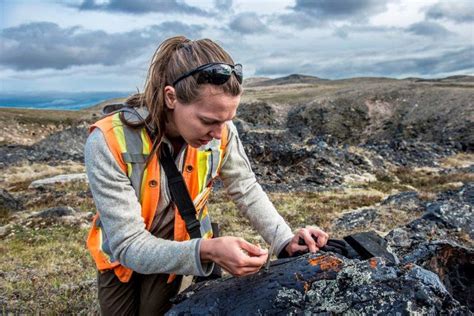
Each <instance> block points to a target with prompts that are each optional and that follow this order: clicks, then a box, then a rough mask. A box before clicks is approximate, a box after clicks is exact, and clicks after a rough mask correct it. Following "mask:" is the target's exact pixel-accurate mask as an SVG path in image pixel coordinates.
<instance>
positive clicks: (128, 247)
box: [85, 129, 212, 276]
mask: <svg viewBox="0 0 474 316" xmlns="http://www.w3.org/2000/svg"><path fill="white" fill-rule="evenodd" d="M85 164H86V170H87V176H88V178H89V185H90V188H91V191H92V195H93V197H94V202H95V204H96V207H97V210H98V212H99V215H100V220H101V222H102V224H103V229H104V231H105V234H106V236H107V238H108V239H109V243H110V249H111V251H112V253H113V256H114V257H115V258H117V259H118V261H119V262H120V263H121V264H122V265H124V266H126V267H129V268H131V269H132V270H134V271H136V272H139V273H143V274H152V273H177V274H191V275H200V276H201V275H209V274H210V272H211V271H212V265H210V264H204V265H201V259H200V252H201V251H200V246H201V241H202V240H201V239H193V240H190V241H185V242H175V241H171V240H165V239H160V238H157V237H155V236H153V235H152V234H151V233H150V232H149V231H147V230H146V229H145V223H144V221H143V218H142V216H141V205H140V203H139V202H138V199H137V197H136V195H135V191H134V189H133V187H132V186H131V183H130V180H129V179H128V177H127V176H126V175H125V174H124V173H123V171H122V170H121V169H120V167H119V165H118V164H117V162H116V161H115V158H114V157H113V155H112V153H111V152H110V150H109V148H108V146H107V143H106V141H105V137H104V135H103V133H102V132H101V131H100V130H99V129H95V130H94V131H93V132H92V133H91V135H90V136H89V138H88V139H87V142H86V146H85Z"/></svg>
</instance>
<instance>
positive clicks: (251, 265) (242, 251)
mask: <svg viewBox="0 0 474 316" xmlns="http://www.w3.org/2000/svg"><path fill="white" fill-rule="evenodd" d="M200 255H201V260H203V261H214V262H215V263H216V264H218V265H219V266H220V267H222V268H223V269H225V270H226V271H227V272H229V273H230V274H232V275H233V276H244V275H248V274H253V273H256V272H258V271H259V270H260V268H261V267H262V266H263V265H264V264H265V262H266V261H267V257H268V251H267V250H266V249H262V248H260V247H258V246H255V245H252V244H251V243H249V242H247V241H245V240H244V239H242V238H237V237H230V236H224V237H219V238H213V239H203V240H202V241H201V254H200Z"/></svg>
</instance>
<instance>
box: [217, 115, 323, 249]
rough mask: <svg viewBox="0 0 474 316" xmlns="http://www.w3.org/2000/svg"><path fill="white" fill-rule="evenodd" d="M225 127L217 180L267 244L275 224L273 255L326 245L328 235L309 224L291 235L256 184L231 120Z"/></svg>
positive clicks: (283, 221)
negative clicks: (223, 152)
mask: <svg viewBox="0 0 474 316" xmlns="http://www.w3.org/2000/svg"><path fill="white" fill-rule="evenodd" d="M228 126H229V144H228V146H227V153H226V156H225V158H224V159H225V161H224V163H223V166H222V170H221V179H222V180H223V182H224V186H225V187H226V190H227V193H228V194H229V195H230V196H231V198H232V199H233V201H234V202H235V203H236V204H237V207H238V208H239V210H240V212H241V213H242V214H243V215H244V216H245V217H247V218H248V219H249V220H250V223H251V224H252V226H253V227H254V228H255V229H256V230H257V231H258V232H259V233H260V235H262V237H263V238H264V239H265V241H266V242H267V243H268V244H270V243H271V242H272V238H273V234H274V232H275V228H276V226H277V225H279V226H278V234H277V240H276V244H275V254H280V253H282V251H283V250H285V251H284V253H286V254H287V255H290V256H291V255H292V254H293V253H294V252H296V251H305V250H309V251H311V252H316V251H318V250H319V248H321V247H323V246H324V245H325V244H326V242H327V239H328V235H327V234H326V233H325V232H323V231H322V230H320V229H318V228H316V227H311V226H307V227H306V228H299V229H298V230H297V231H296V232H295V234H293V233H292V232H291V228H290V227H289V226H288V225H287V223H286V222H285V220H284V219H283V218H282V217H281V216H280V214H278V212H277V210H276V209H275V207H274V206H273V203H272V202H271V201H270V200H269V198H268V196H267V194H266V193H265V192H264V191H263V189H262V187H261V186H260V184H258V182H257V179H256V177H255V174H254V172H253V171H252V168H251V166H250V162H249V159H248V157H247V155H246V154H245V150H244V148H243V146H242V142H241V141H240V138H239V137H238V132H237V129H236V128H235V126H234V124H233V123H232V122H229V124H228ZM311 235H314V236H316V237H317V239H318V242H317V243H315V242H314V240H313V238H312V237H311ZM300 237H301V238H303V239H304V240H305V242H306V245H308V246H301V245H298V240H299V238H300ZM284 248H285V249H284Z"/></svg>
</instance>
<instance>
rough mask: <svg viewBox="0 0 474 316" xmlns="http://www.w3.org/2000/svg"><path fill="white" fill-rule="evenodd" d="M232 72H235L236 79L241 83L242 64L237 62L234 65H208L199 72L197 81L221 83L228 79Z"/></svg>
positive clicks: (200, 82)
mask: <svg viewBox="0 0 474 316" xmlns="http://www.w3.org/2000/svg"><path fill="white" fill-rule="evenodd" d="M232 72H233V73H234V74H235V77H236V78H237V81H238V82H239V83H242V65H241V64H237V65H235V66H234V67H232V66H230V65H226V64H216V65H212V66H209V67H207V68H205V69H203V70H201V71H200V72H199V75H198V78H197V82H198V83H199V84H202V83H211V84H215V85H221V84H224V83H226V82H227V80H229V78H230V76H231V75H232Z"/></svg>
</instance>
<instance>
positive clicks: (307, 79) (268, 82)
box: [246, 74, 329, 87]
mask: <svg viewBox="0 0 474 316" xmlns="http://www.w3.org/2000/svg"><path fill="white" fill-rule="evenodd" d="M250 79H253V78H249V79H248V80H250ZM259 79H260V78H259ZM322 81H329V79H321V78H319V77H315V76H307V75H300V74H292V75H289V76H285V77H280V78H275V79H268V78H261V79H260V80H253V81H249V82H248V83H246V86H247V87H266V86H280V85H286V84H296V83H320V82H322Z"/></svg>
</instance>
